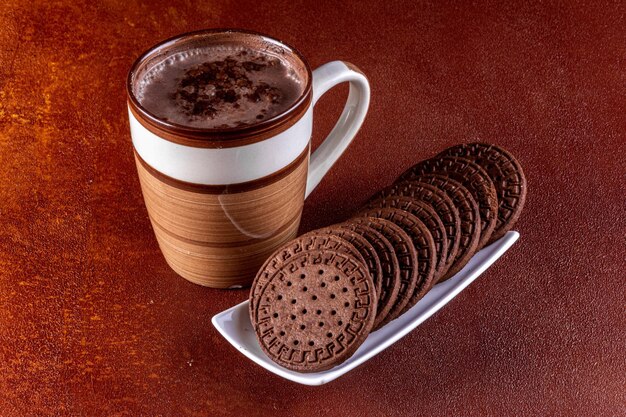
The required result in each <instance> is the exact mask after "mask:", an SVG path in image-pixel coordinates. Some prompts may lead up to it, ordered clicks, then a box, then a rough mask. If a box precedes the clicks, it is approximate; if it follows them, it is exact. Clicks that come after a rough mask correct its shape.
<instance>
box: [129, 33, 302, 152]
mask: <svg viewBox="0 0 626 417" xmlns="http://www.w3.org/2000/svg"><path fill="white" fill-rule="evenodd" d="M217 34H226V35H227V34H234V35H244V36H251V37H255V38H261V39H262V40H264V41H266V42H269V43H272V44H275V45H277V46H279V47H281V48H283V49H284V50H286V51H287V52H288V53H289V54H291V55H293V56H295V57H296V58H297V59H298V60H299V61H301V62H302V64H303V66H304V68H305V69H306V84H305V87H304V89H303V90H302V93H301V94H300V96H299V97H298V98H297V100H295V101H294V103H293V104H292V105H291V106H289V107H288V108H287V109H286V110H284V111H283V112H281V113H279V114H277V115H275V116H273V117H271V118H269V119H267V120H263V121H261V122H258V123H254V124H252V125H244V126H237V127H230V128H210V129H209V128H201V127H192V126H185V125H182V124H178V123H173V122H170V121H165V120H162V119H161V118H159V117H158V116H156V115H155V114H153V113H152V112H150V111H149V110H147V109H146V108H145V107H143V106H142V105H141V103H140V102H139V100H138V99H137V97H136V95H135V93H134V91H133V81H134V76H135V74H136V72H137V70H138V69H140V68H141V65H142V64H143V63H144V62H145V61H146V60H148V59H150V58H151V57H153V56H155V55H158V54H159V53H166V52H167V51H168V49H169V48H171V47H174V46H176V44H178V43H181V42H184V41H187V40H189V39H190V38H192V37H202V36H204V35H217ZM312 84H313V74H312V72H311V67H310V66H309V63H308V62H307V60H306V59H305V58H304V56H303V55H302V53H301V52H300V51H298V50H297V49H296V48H294V47H293V46H291V45H289V44H287V43H285V42H283V41H281V40H279V39H276V38H273V37H271V36H268V35H266V34H263V33H260V32H255V31H252V30H246V29H231V28H216V29H203V30H197V31H192V32H185V33H182V34H179V35H176V36H173V37H171V38H168V39H165V40H163V41H161V42H159V43H157V44H155V45H153V46H151V47H150V48H148V49H147V50H146V51H145V52H143V53H142V54H141V55H140V56H139V57H138V58H137V59H136V60H135V61H134V62H133V64H132V66H131V67H130V70H129V71H128V76H127V79H126V92H127V96H128V104H129V108H130V110H131V112H132V113H133V115H134V116H135V118H136V119H137V120H138V121H139V122H140V123H141V124H142V125H143V126H144V127H145V128H146V129H148V130H150V131H152V132H153V133H155V134H158V135H159V136H160V137H162V138H164V139H167V140H169V141H172V142H175V143H179V144H182V145H187V146H194V147H201V148H223V147H234V146H241V145H247V144H250V143H255V142H259V141H262V140H264V139H268V138H270V137H273V136H275V135H277V134H279V133H281V132H283V131H285V130H287V129H288V128H289V127H291V126H292V125H293V124H295V123H296V122H297V121H298V120H300V119H301V118H302V117H303V116H304V114H305V113H306V111H307V110H308V108H309V105H310V103H311V101H312V96H313V94H312V90H313V87H312Z"/></svg>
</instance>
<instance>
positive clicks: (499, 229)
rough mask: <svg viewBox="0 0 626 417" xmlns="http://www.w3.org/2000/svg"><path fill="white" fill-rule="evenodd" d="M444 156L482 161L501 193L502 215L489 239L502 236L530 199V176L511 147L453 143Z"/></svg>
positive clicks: (499, 194) (500, 211)
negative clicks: (509, 150) (527, 188)
mask: <svg viewBox="0 0 626 417" xmlns="http://www.w3.org/2000/svg"><path fill="white" fill-rule="evenodd" d="M440 156H459V157H463V158H467V159H470V160H472V161H473V162H475V163H476V164H478V165H480V166H481V168H483V169H484V170H485V172H487V175H489V178H491V180H492V181H493V183H494V185H495V187H496V194H497V197H498V218H497V220H496V227H495V229H494V231H493V233H492V234H491V238H490V239H489V241H488V242H487V243H491V242H494V241H496V240H498V239H500V238H501V237H502V236H504V234H505V233H506V232H508V231H509V230H511V228H512V227H513V225H514V224H515V222H516V221H517V219H518V218H519V216H520V213H521V212H522V209H523V208H524V203H525V202H526V177H525V176H524V171H523V170H522V166H521V164H520V163H519V161H518V160H517V159H515V157H514V156H513V155H511V153H510V152H508V151H507V150H505V149H502V148H501V147H499V146H496V145H489V144H487V143H470V144H466V145H457V146H453V147H451V148H448V149H446V150H445V151H443V152H442V153H441V154H440Z"/></svg>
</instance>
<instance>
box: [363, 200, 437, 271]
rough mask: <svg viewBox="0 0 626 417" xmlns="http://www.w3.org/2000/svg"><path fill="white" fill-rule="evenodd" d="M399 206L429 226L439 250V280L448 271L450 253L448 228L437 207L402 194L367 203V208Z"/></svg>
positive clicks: (398, 207)
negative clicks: (447, 235) (438, 213)
mask: <svg viewBox="0 0 626 417" xmlns="http://www.w3.org/2000/svg"><path fill="white" fill-rule="evenodd" d="M384 207H388V208H397V209H400V210H404V211H406V212H408V213H411V214H412V215H414V216H415V217H417V218H418V219H420V220H421V221H422V223H424V225H425V226H426V227H427V228H428V231H429V232H430V234H431V236H432V237H433V241H434V242H435V250H436V251H437V265H436V267H435V280H436V281H438V280H439V278H441V277H442V276H443V275H444V274H445V273H446V271H447V270H448V266H447V263H446V261H447V259H446V256H447V253H448V238H447V237H446V229H445V227H444V225H443V222H442V221H441V219H440V218H439V216H438V215H437V212H436V211H435V209H433V208H432V206H431V205H430V204H428V203H425V202H423V201H419V200H415V199H413V198H410V197H402V196H388V197H383V198H379V199H378V200H374V201H370V202H369V203H368V204H367V208H384Z"/></svg>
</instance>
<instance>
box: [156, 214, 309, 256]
mask: <svg viewBox="0 0 626 417" xmlns="http://www.w3.org/2000/svg"><path fill="white" fill-rule="evenodd" d="M301 214H302V213H301V212H300V211H298V212H296V215H295V216H293V217H292V218H291V219H289V220H288V221H286V222H285V223H284V224H283V225H281V226H280V227H279V228H278V229H276V230H274V232H272V236H275V235H277V234H279V233H281V232H282V231H284V230H285V229H287V228H288V227H290V226H291V225H292V224H293V223H294V222H295V221H297V220H298V217H300V215H301ZM148 217H150V221H151V222H152V224H153V225H154V226H155V227H157V228H158V229H159V230H160V231H162V232H163V233H165V234H167V235H169V236H171V237H173V238H174V239H177V240H180V241H181V242H185V243H188V244H191V245H196V246H202V247H205V248H239V247H242V246H246V245H251V244H254V243H256V242H259V241H261V240H266V239H267V238H268V237H263V238H252V239H248V240H240V241H237V242H230V243H216V242H203V241H201V240H195V239H189V238H187V237H183V236H180V235H178V234H176V233H174V232H172V231H170V230H167V229H166V228H165V227H163V226H161V225H160V224H159V223H158V222H156V221H155V220H154V219H153V218H152V217H151V216H150V215H148Z"/></svg>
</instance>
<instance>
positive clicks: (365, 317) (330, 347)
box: [250, 250, 377, 372]
mask: <svg viewBox="0 0 626 417" xmlns="http://www.w3.org/2000/svg"><path fill="white" fill-rule="evenodd" d="M250 297H251V298H256V299H257V300H258V302H257V303H256V305H255V307H254V310H253V311H251V312H250V313H251V314H250V316H251V319H252V324H253V326H254V330H255V332H256V335H257V339H258V341H259V344H260V345H261V348H262V349H263V351H264V352H265V353H266V354H267V355H268V356H269V357H270V358H271V359H272V360H273V361H275V362H276V363H278V364H279V365H282V366H284V367H285V368H288V369H291V370H294V371H299V372H319V371H323V370H327V369H330V368H332V367H333V366H335V365H337V364H339V363H342V362H343V361H345V360H346V359H348V358H349V357H350V356H352V354H353V353H354V352H355V351H356V349H357V348H358V347H359V346H360V345H361V343H363V341H364V340H365V338H366V337H367V335H368V334H369V332H370V330H371V329H372V326H373V325H374V319H375V316H376V303H377V298H376V291H375V289H374V282H373V281H372V278H371V277H370V275H369V272H368V271H367V267H366V266H365V265H364V264H363V263H361V262H359V261H356V260H355V259H354V258H353V257H352V256H351V255H349V254H347V253H340V252H335V251H332V250H310V251H307V252H306V253H303V254H302V255H299V256H296V257H295V258H293V259H291V260H289V261H287V262H286V263H284V264H283V266H282V267H281V268H280V270H279V271H277V273H276V276H275V277H274V279H272V280H270V281H267V282H266V283H265V285H262V286H261V285H254V286H253V287H252V292H251V295H250ZM251 305H252V304H251Z"/></svg>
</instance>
